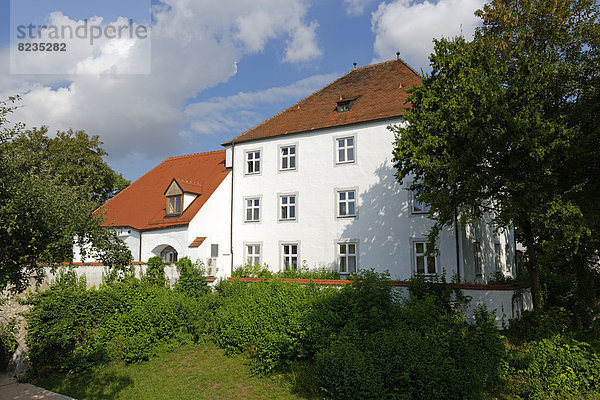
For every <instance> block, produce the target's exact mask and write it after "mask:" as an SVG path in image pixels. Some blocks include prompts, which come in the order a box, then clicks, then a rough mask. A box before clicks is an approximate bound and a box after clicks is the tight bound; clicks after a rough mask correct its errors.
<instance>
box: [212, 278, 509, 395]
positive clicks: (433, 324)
mask: <svg viewBox="0 0 600 400" xmlns="http://www.w3.org/2000/svg"><path fill="white" fill-rule="evenodd" d="M219 293H220V296H222V297H223V303H222V304H221V307H220V308H219V309H218V310H217V312H216V316H215V326H214V337H215V340H216V341H217V343H218V344H219V345H221V346H223V347H225V348H226V349H228V351H230V352H240V351H243V350H249V352H250V354H251V355H252V356H253V357H254V360H255V363H254V365H253V371H254V372H256V373H264V372H269V371H272V370H273V369H276V368H282V367H283V368H285V367H289V366H291V365H293V363H294V362H295V361H299V360H303V359H307V360H315V369H314V373H315V375H316V377H317V381H318V383H319V385H320V387H321V389H322V391H323V393H324V394H325V395H326V396H328V397H330V398H336V399H365V398H430V399H434V398H460V399H462V398H468V397H474V396H476V395H477V394H479V393H481V392H482V391H483V390H485V389H486V388H487V387H488V386H489V385H490V384H492V383H494V382H495V381H497V380H498V379H499V377H500V374H501V372H502V370H503V368H502V367H503V364H502V357H503V356H504V347H503V345H502V342H501V340H500V335H499V333H498V331H497V330H496V328H495V323H494V319H493V317H492V316H490V315H489V314H487V313H486V312H484V311H482V312H481V313H480V314H479V315H478V318H477V325H476V326H471V325H469V324H467V323H466V321H465V318H464V316H463V315H461V314H460V313H459V312H458V311H456V310H454V309H453V308H452V307H451V306H444V307H442V306H441V305H440V304H439V302H438V300H437V299H435V298H434V297H432V296H425V297H424V298H416V297H414V298H411V299H409V300H407V301H406V302H401V301H399V299H398V298H396V296H395V295H394V292H393V290H392V286H391V282H390V280H389V277H387V276H382V275H380V274H376V273H373V272H370V271H363V272H362V273H361V274H360V275H359V276H357V277H356V279H355V280H354V281H353V282H352V283H351V284H349V285H346V286H344V287H343V288H342V289H341V290H339V291H338V290H337V289H319V288H318V287H316V286H313V285H307V286H300V285H298V284H290V283H282V282H278V281H276V280H272V281H264V282H260V283H253V284H247V283H243V282H225V283H222V284H220V286H219Z"/></svg>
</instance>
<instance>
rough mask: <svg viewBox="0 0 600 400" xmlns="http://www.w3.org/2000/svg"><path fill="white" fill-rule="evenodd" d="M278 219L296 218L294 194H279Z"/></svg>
mask: <svg viewBox="0 0 600 400" xmlns="http://www.w3.org/2000/svg"><path fill="white" fill-rule="evenodd" d="M279 209H280V213H279V219H280V220H287V221H289V220H295V219H296V195H284V196H279Z"/></svg>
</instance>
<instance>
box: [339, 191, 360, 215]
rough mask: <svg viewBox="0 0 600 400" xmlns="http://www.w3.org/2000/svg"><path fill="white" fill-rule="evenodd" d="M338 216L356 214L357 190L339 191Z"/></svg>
mask: <svg viewBox="0 0 600 400" xmlns="http://www.w3.org/2000/svg"><path fill="white" fill-rule="evenodd" d="M337 203H338V207H337V209H338V217H354V216H356V190H340V191H338V192H337Z"/></svg>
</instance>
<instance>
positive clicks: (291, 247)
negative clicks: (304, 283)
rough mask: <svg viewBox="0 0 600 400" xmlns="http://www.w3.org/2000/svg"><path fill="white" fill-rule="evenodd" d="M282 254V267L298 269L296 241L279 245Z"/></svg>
mask: <svg viewBox="0 0 600 400" xmlns="http://www.w3.org/2000/svg"><path fill="white" fill-rule="evenodd" d="M281 254H282V256H283V260H282V261H283V262H282V264H283V269H284V270H288V269H293V270H297V269H298V243H284V244H282V245H281Z"/></svg>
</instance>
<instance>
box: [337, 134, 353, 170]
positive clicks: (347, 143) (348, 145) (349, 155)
mask: <svg viewBox="0 0 600 400" xmlns="http://www.w3.org/2000/svg"><path fill="white" fill-rule="evenodd" d="M336 142H337V163H338V164H342V163H351V162H354V137H353V136H351V137H346V138H339V139H336Z"/></svg>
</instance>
